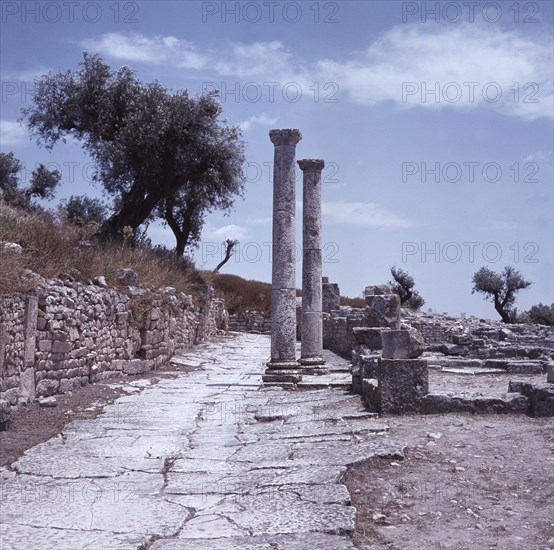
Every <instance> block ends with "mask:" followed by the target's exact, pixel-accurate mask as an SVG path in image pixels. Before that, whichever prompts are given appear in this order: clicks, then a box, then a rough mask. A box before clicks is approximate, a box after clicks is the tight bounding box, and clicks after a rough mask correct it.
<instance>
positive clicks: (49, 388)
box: [36, 379, 60, 397]
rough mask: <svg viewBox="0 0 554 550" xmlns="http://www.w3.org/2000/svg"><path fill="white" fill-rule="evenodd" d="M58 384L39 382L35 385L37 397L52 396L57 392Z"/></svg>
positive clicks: (45, 381) (46, 381) (52, 381)
mask: <svg viewBox="0 0 554 550" xmlns="http://www.w3.org/2000/svg"><path fill="white" fill-rule="evenodd" d="M59 385H60V383H59V381H58V380H49V379H44V380H41V381H40V382H39V383H38V384H37V388H36V395H37V397H42V396H48V395H53V394H55V393H56V392H57V391H58V387H59Z"/></svg>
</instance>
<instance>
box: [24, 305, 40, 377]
mask: <svg viewBox="0 0 554 550" xmlns="http://www.w3.org/2000/svg"><path fill="white" fill-rule="evenodd" d="M37 318H38V299H37V297H36V296H28V297H27V299H26V301H25V349H24V364H25V366H26V367H30V366H32V365H34V364H35V352H36V342H37Z"/></svg>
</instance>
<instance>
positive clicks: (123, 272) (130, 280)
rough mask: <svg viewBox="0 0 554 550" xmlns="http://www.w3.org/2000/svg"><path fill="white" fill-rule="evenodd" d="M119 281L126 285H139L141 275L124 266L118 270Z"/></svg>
mask: <svg viewBox="0 0 554 550" xmlns="http://www.w3.org/2000/svg"><path fill="white" fill-rule="evenodd" d="M117 279H118V281H119V282H120V283H121V284H123V285H125V286H138V285H139V276H138V274H137V272H136V271H133V270H132V269H127V268H122V269H118V270H117Z"/></svg>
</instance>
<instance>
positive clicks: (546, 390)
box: [528, 382, 554, 417]
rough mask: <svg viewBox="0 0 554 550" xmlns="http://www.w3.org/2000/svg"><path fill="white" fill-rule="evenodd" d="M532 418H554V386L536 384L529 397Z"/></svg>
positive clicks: (544, 383) (545, 383)
mask: <svg viewBox="0 0 554 550" xmlns="http://www.w3.org/2000/svg"><path fill="white" fill-rule="evenodd" d="M528 399H529V412H530V414H531V416H536V417H543V416H554V384H550V383H548V382H543V383H540V384H534V385H533V386H532V390H531V391H530V392H529V395H528Z"/></svg>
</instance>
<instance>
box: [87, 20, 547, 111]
mask: <svg viewBox="0 0 554 550" xmlns="http://www.w3.org/2000/svg"><path fill="white" fill-rule="evenodd" d="M81 45H82V46H85V47H87V48H89V49H92V50H94V51H97V52H99V53H101V54H105V55H108V56H111V57H115V58H117V59H123V60H129V61H139V62H145V63H153V64H165V65H167V66H170V67H171V66H172V65H173V66H174V67H178V68H188V69H202V70H203V71H204V72H206V70H209V71H211V72H212V74H213V75H214V77H215V76H218V77H220V78H230V77H236V78H240V79H243V80H246V79H249V80H251V81H252V82H253V83H254V84H258V85H262V84H264V85H267V86H269V85H270V84H273V83H276V84H277V85H279V84H280V85H284V84H288V83H291V82H294V83H296V84H297V85H298V86H300V87H301V89H306V90H307V89H308V88H309V87H310V86H313V84H314V83H315V82H325V83H328V84H330V83H332V84H334V85H336V87H337V89H338V90H339V91H340V93H341V94H344V97H346V98H348V99H349V100H350V101H352V102H354V103H357V104H360V105H364V106H368V107H372V106H374V105H377V104H380V103H383V102H391V103H392V104H395V105H397V106H399V107H401V108H406V109H409V108H427V109H458V110H471V109H476V108H479V107H483V106H485V107H487V108H490V109H494V110H495V111H497V112H500V113H503V114H505V115H511V116H518V117H522V118H525V119H528V120H534V119H537V118H543V117H546V118H552V117H553V103H554V101H553V92H552V87H553V78H552V70H551V67H552V49H553V39H552V36H541V34H540V33H538V32H537V33H535V34H533V35H531V36H529V35H528V36H524V35H522V34H518V31H516V30H513V29H502V28H501V27H500V26H499V25H485V24H477V23H467V24H465V25H464V24H462V25H451V24H446V25H437V24H436V23H423V24H419V23H417V24H416V23H414V24H404V25H398V26H395V27H392V28H390V29H389V30H387V31H386V32H384V33H383V34H381V35H380V36H379V38H377V39H376V40H374V41H373V42H371V43H370V44H369V45H368V47H367V49H366V50H365V51H361V52H355V53H351V52H349V53H348V57H347V58H346V57H343V58H338V57H337V58H335V59H320V60H315V61H314V62H312V63H311V64H306V63H304V62H303V61H302V60H301V59H300V58H299V56H297V55H295V53H294V52H292V51H291V50H289V49H288V48H287V47H286V46H285V45H284V44H283V43H282V42H280V41H277V40H274V41H271V42H252V43H249V44H246V43H240V42H233V43H230V44H229V43H226V44H223V45H221V46H220V47H219V48H217V49H212V50H200V48H199V47H198V46H196V45H195V44H193V43H191V42H188V41H186V40H182V39H179V38H177V37H175V36H153V37H149V36H145V35H142V34H136V33H135V34H124V33H117V32H113V33H106V34H103V35H101V36H100V37H98V38H94V39H87V40H84V41H83V42H81Z"/></svg>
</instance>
